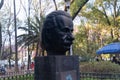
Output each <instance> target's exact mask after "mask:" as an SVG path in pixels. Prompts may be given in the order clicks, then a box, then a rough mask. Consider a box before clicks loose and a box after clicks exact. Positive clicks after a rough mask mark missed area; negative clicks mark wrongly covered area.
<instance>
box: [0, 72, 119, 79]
mask: <svg viewBox="0 0 120 80" xmlns="http://www.w3.org/2000/svg"><path fill="white" fill-rule="evenodd" d="M0 80H34V73H20V72H19V73H18V72H17V73H16V72H14V73H12V75H11V73H9V74H6V75H2V76H0ZM80 80H120V74H119V73H93V72H86V73H81V72H80Z"/></svg>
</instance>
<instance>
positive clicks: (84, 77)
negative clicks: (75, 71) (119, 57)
mask: <svg viewBox="0 0 120 80" xmlns="http://www.w3.org/2000/svg"><path fill="white" fill-rule="evenodd" d="M80 80H120V74H119V73H95V72H94V73H93V72H86V73H80Z"/></svg>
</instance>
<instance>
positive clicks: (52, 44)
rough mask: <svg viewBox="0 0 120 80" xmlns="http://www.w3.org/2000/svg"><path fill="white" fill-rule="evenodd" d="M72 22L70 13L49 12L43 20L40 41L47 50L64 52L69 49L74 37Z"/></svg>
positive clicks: (56, 52)
mask: <svg viewBox="0 0 120 80" xmlns="http://www.w3.org/2000/svg"><path fill="white" fill-rule="evenodd" d="M72 32H73V22H72V18H71V17H70V15H69V14H68V13H66V12H64V11H56V12H55V13H54V12H53V13H51V14H50V15H49V16H48V17H47V19H46V21H45V22H44V26H43V30H42V43H43V45H44V48H45V49H46V50H47V52H49V53H50V52H52V54H53V53H55V54H58V53H60V54H61V53H63V54H64V53H65V52H66V51H67V50H69V49H70V46H71V44H72V43H73V40H74V37H73V35H72Z"/></svg>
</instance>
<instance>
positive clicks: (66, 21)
mask: <svg viewBox="0 0 120 80" xmlns="http://www.w3.org/2000/svg"><path fill="white" fill-rule="evenodd" d="M56 18H57V19H56V20H57V21H56V22H57V26H56V27H58V28H63V27H70V28H73V21H72V19H71V18H69V17H67V16H64V15H59V16H57V17H56Z"/></svg>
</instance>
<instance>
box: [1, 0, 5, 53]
mask: <svg viewBox="0 0 120 80" xmlns="http://www.w3.org/2000/svg"><path fill="white" fill-rule="evenodd" d="M3 3H4V0H1V2H0V9H1V8H2V6H3ZM1 48H2V25H1V23H0V55H1Z"/></svg>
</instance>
